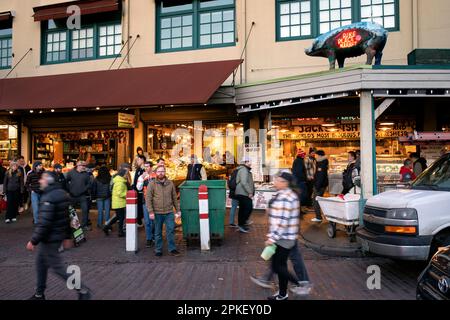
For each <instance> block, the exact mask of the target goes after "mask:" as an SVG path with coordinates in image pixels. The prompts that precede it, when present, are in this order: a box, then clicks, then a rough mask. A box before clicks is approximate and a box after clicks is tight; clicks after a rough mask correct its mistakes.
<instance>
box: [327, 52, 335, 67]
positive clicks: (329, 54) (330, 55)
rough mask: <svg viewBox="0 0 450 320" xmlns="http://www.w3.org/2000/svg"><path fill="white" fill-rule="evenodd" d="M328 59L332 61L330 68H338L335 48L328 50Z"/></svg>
mask: <svg viewBox="0 0 450 320" xmlns="http://www.w3.org/2000/svg"><path fill="white" fill-rule="evenodd" d="M328 61H329V62H330V70H334V69H336V54H335V53H334V51H333V50H329V51H328Z"/></svg>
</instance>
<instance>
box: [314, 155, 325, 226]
mask: <svg viewBox="0 0 450 320" xmlns="http://www.w3.org/2000/svg"><path fill="white" fill-rule="evenodd" d="M316 155H317V166H316V173H315V175H314V186H313V197H312V199H313V206H314V211H315V212H316V217H315V218H313V219H311V221H312V222H322V215H321V212H320V205H319V202H318V201H317V200H316V197H323V194H324V193H325V190H326V189H327V187H328V159H327V158H326V156H325V152H324V151H323V150H319V151H317V152H316Z"/></svg>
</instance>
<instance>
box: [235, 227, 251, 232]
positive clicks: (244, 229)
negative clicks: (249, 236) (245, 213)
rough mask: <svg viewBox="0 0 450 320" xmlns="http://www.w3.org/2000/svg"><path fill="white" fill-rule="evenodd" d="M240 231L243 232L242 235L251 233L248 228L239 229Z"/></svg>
mask: <svg viewBox="0 0 450 320" xmlns="http://www.w3.org/2000/svg"><path fill="white" fill-rule="evenodd" d="M238 231H239V232H242V233H249V232H250V230H248V228H247V227H238Z"/></svg>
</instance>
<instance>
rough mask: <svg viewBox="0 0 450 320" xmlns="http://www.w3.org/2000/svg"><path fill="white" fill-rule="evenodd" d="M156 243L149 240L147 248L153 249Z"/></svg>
mask: <svg viewBox="0 0 450 320" xmlns="http://www.w3.org/2000/svg"><path fill="white" fill-rule="evenodd" d="M154 244H155V243H154V242H153V240H147V243H146V244H145V247H146V248H151V247H153V245H154Z"/></svg>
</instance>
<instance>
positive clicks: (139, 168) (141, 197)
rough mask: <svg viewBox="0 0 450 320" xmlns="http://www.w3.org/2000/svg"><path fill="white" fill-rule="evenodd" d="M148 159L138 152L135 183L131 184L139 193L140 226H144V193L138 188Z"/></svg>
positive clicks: (138, 217) (138, 222) (138, 218)
mask: <svg viewBox="0 0 450 320" xmlns="http://www.w3.org/2000/svg"><path fill="white" fill-rule="evenodd" d="M145 161H146V159H145V157H144V156H143V155H141V154H138V156H137V157H136V161H135V163H136V172H135V173H134V179H133V185H132V186H131V187H132V188H133V190H135V191H136V192H137V193H138V212H137V225H138V227H142V226H143V224H142V218H144V209H143V207H142V205H143V204H144V193H143V191H142V190H141V191H139V190H138V188H137V183H138V179H139V177H140V176H141V175H142V174H143V173H144V172H145V168H144V163H145Z"/></svg>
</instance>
